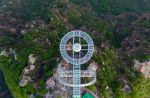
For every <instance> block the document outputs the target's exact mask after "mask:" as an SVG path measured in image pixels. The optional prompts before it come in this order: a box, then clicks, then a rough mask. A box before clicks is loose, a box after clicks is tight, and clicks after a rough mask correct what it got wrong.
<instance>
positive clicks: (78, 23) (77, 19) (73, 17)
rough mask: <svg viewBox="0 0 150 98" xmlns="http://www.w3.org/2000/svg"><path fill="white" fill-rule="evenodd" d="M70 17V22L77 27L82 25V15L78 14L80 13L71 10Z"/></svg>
mask: <svg viewBox="0 0 150 98" xmlns="http://www.w3.org/2000/svg"><path fill="white" fill-rule="evenodd" d="M68 19H69V22H70V23H71V24H72V25H74V26H75V27H76V28H79V27H80V26H81V21H80V17H79V16H78V13H76V12H75V11H69V13H68Z"/></svg>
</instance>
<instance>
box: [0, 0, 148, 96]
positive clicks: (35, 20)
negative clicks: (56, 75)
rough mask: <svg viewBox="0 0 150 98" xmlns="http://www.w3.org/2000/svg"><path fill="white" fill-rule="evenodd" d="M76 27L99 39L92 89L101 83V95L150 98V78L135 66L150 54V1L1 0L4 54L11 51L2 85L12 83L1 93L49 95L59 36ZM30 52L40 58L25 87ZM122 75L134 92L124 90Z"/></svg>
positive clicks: (0, 61)
mask: <svg viewBox="0 0 150 98" xmlns="http://www.w3.org/2000/svg"><path fill="white" fill-rule="evenodd" d="M75 29H79V30H82V31H85V32H87V33H88V34H89V35H90V36H91V37H92V39H93V40H94V44H95V53H94V55H93V57H92V59H93V60H95V61H96V62H98V65H99V66H98V67H99V70H98V71H97V82H96V84H95V85H94V86H93V87H90V88H97V89H98V90H99V94H98V95H99V97H100V98H110V96H112V97H113V98H150V93H149V92H150V80H149V79H145V78H144V76H143V75H142V74H141V73H139V72H138V71H136V70H135V69H134V66H133V65H134V63H133V60H134V59H137V60H139V61H140V62H144V61H145V60H149V59H150V0H0V53H1V54H2V52H1V51H3V50H5V52H7V53H5V56H1V55H0V72H1V71H2V72H3V74H4V77H5V81H4V82H5V83H2V84H6V85H7V86H6V85H2V86H1V85H0V98H5V96H4V95H6V94H3V93H10V96H7V97H6V98H12V97H11V94H12V96H13V98H28V97H29V95H30V94H32V93H35V94H38V95H44V94H45V93H46V92H47V90H46V89H45V81H46V79H47V78H49V77H50V76H51V75H52V74H53V68H56V67H57V61H56V58H59V57H60V53H59V43H60V40H61V38H62V37H63V35H64V34H66V33H67V32H69V31H71V30H75ZM12 50H13V51H15V52H16V54H17V59H16V58H15V56H14V55H15V54H13V53H10V51H12ZM31 53H34V54H36V55H37V57H38V58H39V61H38V62H37V67H36V70H35V71H34V72H33V73H32V78H33V79H34V80H36V82H34V83H29V84H28V85H27V86H26V87H23V88H22V87H19V84H18V83H19V81H20V77H21V75H22V71H23V69H24V68H25V67H26V66H27V65H28V56H29V54H31ZM3 54H4V52H3ZM6 54H7V55H6ZM122 79H125V80H126V81H127V84H128V85H129V86H130V87H131V93H129V94H128V93H124V92H123V90H122V88H123V87H124V82H123V81H122ZM0 81H1V77H0ZM4 86H6V88H7V90H3V88H4ZM106 87H109V88H110V90H109V91H108V90H107V89H106ZM91 90H92V89H91ZM8 91H9V92H8Z"/></svg>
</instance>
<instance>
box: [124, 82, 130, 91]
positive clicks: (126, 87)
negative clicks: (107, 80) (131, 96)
mask: <svg viewBox="0 0 150 98" xmlns="http://www.w3.org/2000/svg"><path fill="white" fill-rule="evenodd" d="M123 92H125V93H130V92H131V89H130V87H129V85H127V84H126V85H125V86H124V88H123Z"/></svg>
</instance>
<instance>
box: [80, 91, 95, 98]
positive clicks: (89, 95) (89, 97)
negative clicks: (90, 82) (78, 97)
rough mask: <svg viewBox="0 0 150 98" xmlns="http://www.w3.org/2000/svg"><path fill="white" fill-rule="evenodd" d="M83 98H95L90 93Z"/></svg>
mask: <svg viewBox="0 0 150 98" xmlns="http://www.w3.org/2000/svg"><path fill="white" fill-rule="evenodd" d="M82 98H94V97H93V95H91V94H90V93H89V92H87V93H85V94H84V95H83V96H82Z"/></svg>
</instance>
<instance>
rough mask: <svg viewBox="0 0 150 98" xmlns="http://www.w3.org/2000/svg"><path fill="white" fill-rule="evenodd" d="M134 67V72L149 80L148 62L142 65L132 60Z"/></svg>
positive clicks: (149, 65) (149, 69)
mask: <svg viewBox="0 0 150 98" xmlns="http://www.w3.org/2000/svg"><path fill="white" fill-rule="evenodd" d="M134 67H135V69H136V70H138V71H139V72H141V73H142V74H143V75H144V77H145V78H150V60H147V61H145V62H143V63H140V62H139V61H137V60H134Z"/></svg>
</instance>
